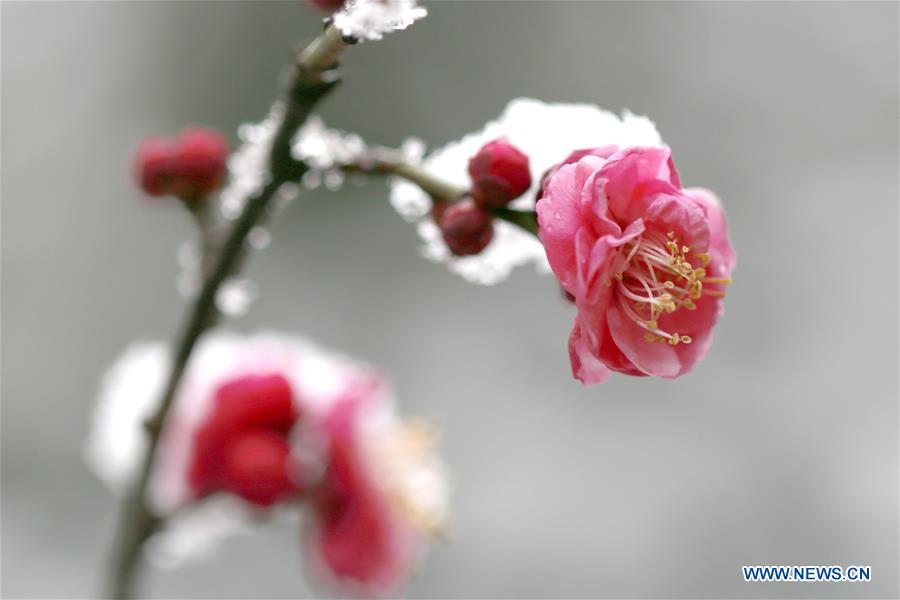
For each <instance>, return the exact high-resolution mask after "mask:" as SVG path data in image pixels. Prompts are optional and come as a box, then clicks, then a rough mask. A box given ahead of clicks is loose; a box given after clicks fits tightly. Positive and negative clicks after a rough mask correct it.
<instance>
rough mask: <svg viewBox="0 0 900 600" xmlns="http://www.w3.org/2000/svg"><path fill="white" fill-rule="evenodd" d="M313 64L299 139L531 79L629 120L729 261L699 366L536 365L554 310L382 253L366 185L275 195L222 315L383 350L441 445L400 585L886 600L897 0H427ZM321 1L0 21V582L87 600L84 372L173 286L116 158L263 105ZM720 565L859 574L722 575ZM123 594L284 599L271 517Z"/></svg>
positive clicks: (143, 327) (103, 513)
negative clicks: (318, 74) (424, 551)
mask: <svg viewBox="0 0 900 600" xmlns="http://www.w3.org/2000/svg"><path fill="white" fill-rule="evenodd" d="M427 6H428V8H429V10H430V11H431V14H430V16H429V17H428V18H427V19H425V20H424V21H422V22H421V23H419V24H416V25H415V26H414V27H412V28H411V29H409V30H408V31H405V32H402V33H398V34H395V35H391V36H389V37H388V38H387V39H385V40H384V41H383V42H379V43H367V44H365V45H363V46H360V47H358V48H354V49H352V50H351V51H350V52H348V53H347V56H346V60H345V73H346V81H345V83H344V85H343V86H342V87H341V88H340V89H339V90H338V91H337V92H336V93H335V94H334V95H333V96H332V97H331V98H330V99H329V101H328V102H327V103H326V104H325V105H323V107H322V110H321V113H322V114H323V115H324V117H325V118H326V120H327V121H328V122H329V123H330V124H332V125H334V126H339V127H341V128H344V129H348V130H355V131H357V132H359V133H360V134H362V135H363V136H364V137H365V138H366V139H367V140H369V141H372V142H377V143H384V144H393V145H395V144H398V143H399V142H400V141H402V139H403V138H405V137H406V136H408V135H417V136H420V137H421V138H423V139H424V140H425V141H426V142H427V143H428V144H429V145H430V146H434V145H441V144H443V143H446V142H447V141H450V140H453V139H457V138H459V137H461V136H462V134H464V133H466V132H469V131H473V130H476V129H479V128H480V127H481V126H482V124H483V123H484V122H486V121H487V120H489V119H492V118H494V117H496V116H497V115H498V114H499V113H500V112H501V111H502V109H503V107H504V106H505V105H506V103H507V101H508V100H509V99H511V98H513V97H517V96H532V97H537V98H541V99H543V100H547V101H586V102H594V103H597V104H600V105H601V106H603V107H605V108H608V109H611V110H615V111H619V110H621V109H623V108H629V109H631V110H632V111H634V112H636V113H638V114H647V115H649V116H650V117H651V118H652V119H653V120H654V121H655V122H656V124H657V126H658V128H659V130H660V131H661V132H662V135H663V137H664V139H665V140H666V141H667V142H668V143H669V144H670V145H671V146H672V147H673V148H674V152H675V159H676V161H677V163H678V166H679V168H680V170H681V174H682V178H683V180H684V181H685V182H686V184H687V185H703V186H707V187H710V188H712V189H714V190H716V191H717V192H718V193H719V195H720V196H721V197H722V198H723V200H724V203H725V205H726V208H727V211H728V216H729V220H730V228H731V235H732V239H733V241H734V244H735V247H736V248H737V251H738V268H737V271H736V273H735V283H734V284H733V285H732V286H731V287H730V288H729V293H728V298H727V299H726V303H725V305H726V309H727V314H726V316H725V317H724V318H723V319H722V320H721V322H720V324H719V326H718V327H717V330H716V342H715V344H714V346H713V350H712V352H711V353H710V355H709V357H708V358H707V359H706V361H705V362H704V363H703V364H702V365H700V367H699V368H698V369H696V371H695V372H694V373H692V374H691V375H689V376H687V377H684V378H682V379H679V380H677V381H674V382H669V381H654V380H648V379H633V378H627V377H621V376H620V377H613V378H611V379H610V381H609V382H608V383H606V384H603V385H599V386H596V387H592V388H583V387H582V386H581V385H580V384H579V383H578V382H576V381H575V380H573V379H572V378H571V376H570V373H569V365H568V358H567V354H566V339H567V336H568V331H569V327H570V323H571V320H572V317H573V314H572V308H571V307H570V306H569V305H567V304H566V303H564V302H563V301H561V300H560V297H559V293H558V289H557V286H556V284H555V282H554V281H553V280H552V279H551V278H547V277H539V276H537V275H536V274H535V273H534V272H533V271H532V270H531V269H522V270H519V271H518V272H516V273H515V274H514V276H513V277H512V278H511V279H510V280H508V281H506V282H504V283H502V284H500V285H498V286H496V287H492V288H483V287H476V286H473V285H470V284H467V283H465V282H464V281H463V280H462V279H460V278H459V277H456V276H452V275H450V274H449V273H448V272H447V271H446V269H445V268H444V267H443V266H440V265H436V264H432V263H429V262H427V261H425V260H423V259H421V258H420V257H419V256H418V254H417V247H418V243H419V242H418V238H417V235H416V232H415V230H414V228H413V227H411V226H409V225H408V224H406V223H404V222H403V221H402V220H401V219H400V218H399V217H398V216H397V215H396V214H395V213H394V212H393V210H392V209H391V208H390V206H389V205H388V202H387V191H386V188H385V186H384V184H383V183H382V182H380V181H378V180H373V181H372V182H371V183H370V184H369V185H368V186H366V187H363V188H357V187H352V186H351V187H349V188H347V189H345V190H344V191H342V192H339V193H330V192H326V191H317V192H314V193H308V194H306V195H305V196H304V198H303V199H301V200H299V201H298V202H296V203H295V204H293V205H292V206H291V208H290V209H289V210H288V211H287V212H286V213H284V214H283V215H282V216H281V217H280V218H279V219H278V220H277V222H275V223H273V224H272V227H271V229H272V233H273V238H274V242H273V244H272V246H271V247H270V248H269V249H267V250H266V251H265V252H263V253H261V254H259V255H258V256H256V257H255V259H254V260H253V261H252V263H251V265H250V269H249V275H250V276H251V277H252V278H253V279H254V280H255V281H256V282H258V283H259V285H260V286H261V297H260V298H259V299H258V300H257V301H256V303H255V304H254V305H253V307H252V309H251V312H250V314H249V315H248V316H247V317H245V318H243V319H241V320H239V321H234V322H233V323H232V324H231V326H232V327H233V328H234V329H237V330H240V331H254V330H257V329H272V328H276V329H283V330H286V331H290V332H297V333H304V334H307V335H309V336H311V337H313V338H315V339H318V340H319V341H320V342H322V343H323V344H325V345H327V346H330V347H332V348H335V349H338V350H342V351H345V352H348V353H351V354H354V355H357V356H359V357H364V358H365V359H367V360H370V361H373V362H375V363H379V364H381V365H383V366H384V367H385V368H386V369H387V370H388V371H389V372H390V373H391V374H392V376H393V378H394V381H395V383H396V386H397V388H398V390H399V396H400V401H401V404H402V406H403V409H404V411H405V412H407V413H409V414H418V415H423V416H426V417H428V418H430V419H433V420H434V421H436V422H437V423H438V424H440V426H441V427H442V430H443V445H444V454H445V456H446V459H447V461H448V462H449V464H450V466H451V468H452V472H453V476H454V484H455V495H454V499H453V508H454V516H453V524H452V531H451V536H450V540H449V541H448V542H447V543H443V544H437V545H435V546H434V547H433V549H432V551H431V553H430V555H429V557H428V560H427V561H426V563H425V567H424V569H422V570H421V572H420V573H419V574H418V576H417V577H416V579H415V580H414V581H413V583H412V585H411V586H410V588H409V591H408V595H409V596H411V597H422V598H426V597H427V598H449V597H463V598H472V597H722V598H724V597H729V598H737V597H742V598H746V597H759V596H770V597H822V596H834V597H849V596H861V597H897V595H898V593H900V590H898V564H900V556H898V477H900V468H898V422H900V420H898V402H897V401H898V377H897V374H898V370H897V369H898V343H897V332H898V318H897V298H898V253H897V251H898V193H900V190H898V158H900V157H898V136H897V132H898V71H900V69H898V8H900V6H898V4H896V3H889V2H883V3H849V2H847V3H769V2H764V3H763V2H761V3H730V2H702V3H686V2H683V3H682V2H679V3H654V2H637V3H629V2H622V3H613V2H608V3H607V2H550V1H545V2H521V3H519V2H454V1H433V2H430V3H427ZM321 16H322V15H321V14H320V13H318V12H316V11H315V10H314V9H312V8H310V7H308V6H305V5H304V3H303V2H300V1H294V0H291V1H286V2H277V3H270V2H228V3H225V2H221V3H210V2H192V1H179V2H66V3H51V2H42V3H24V2H22V3H17V2H3V4H2V133H3V135H2V150H3V152H2V172H3V177H2V198H3V203H2V275H3V286H2V350H3V364H2V590H0V591H2V595H3V596H4V597H35V598H36V597H45V598H47V597H65V598H76V597H90V596H95V595H97V594H98V593H100V587H99V583H100V581H101V579H100V575H101V567H102V566H103V565H104V561H105V560H106V558H107V556H106V555H107V545H108V543H109V541H110V538H111V534H112V527H113V523H114V516H115V513H116V509H117V507H116V504H115V503H114V501H113V499H112V497H111V496H110V495H109V494H108V493H107V492H106V490H105V489H103V487H102V486H101V485H100V484H99V483H98V482H97V481H96V480H95V479H94V478H93V477H92V476H91V475H90V474H89V473H88V472H87V471H86V469H85V467H84V466H83V463H82V459H81V448H82V442H83V439H84V437H85V435H86V432H87V429H88V425H89V419H90V414H91V409H92V403H93V398H94V395H95V392H96V390H97V387H98V380H99V377H100V375H101V373H102V372H103V371H104V369H105V367H106V366H107V365H108V364H109V363H110V362H111V361H112V360H113V359H114V358H115V357H116V356H117V355H118V353H119V352H120V351H122V350H123V349H124V348H125V347H126V346H127V345H128V344H129V342H130V341H132V340H134V339H156V338H166V339H168V338H169V337H171V335H172V334H173V332H174V330H175V327H176V325H177V323H178V322H179V321H180V319H181V316H182V313H183V311H184V308H185V303H184V301H183V299H181V298H180V297H179V296H178V294H177V293H176V291H175V276H176V272H177V266H176V262H175V254H176V249H177V247H178V245H179V244H180V243H181V242H182V241H183V240H185V239H188V238H189V237H190V236H191V235H192V231H191V223H190V220H189V219H188V218H187V217H186V216H185V215H184V214H182V213H181V212H180V211H179V210H177V209H175V208H166V207H165V206H163V205H154V204H152V203H149V202H146V201H144V200H143V199H142V198H141V196H140V195H139V193H138V192H137V191H136V190H135V188H134V187H133V185H132V183H131V181H130V180H129V161H130V156H131V152H132V150H133V148H134V146H135V144H136V143H137V141H138V140H139V139H140V138H141V137H142V136H145V135H148V134H152V133H157V132H161V133H166V134H172V133H175V132H177V131H178V130H180V129H181V128H182V127H183V126H184V125H185V124H188V123H200V124H205V125H210V126H214V127H218V128H220V129H221V130H222V131H225V132H228V133H229V135H230V136H231V139H232V141H234V140H235V137H234V133H233V132H234V131H235V128H236V126H237V125H238V124H239V123H241V122H245V121H256V120H258V119H260V118H261V117H262V116H263V115H264V114H265V113H266V111H267V109H268V106H269V104H270V102H271V100H272V98H273V97H274V94H275V92H276V90H277V89H278V85H277V81H278V80H279V75H280V74H281V73H282V70H283V67H284V66H285V65H286V64H288V63H289V60H290V49H291V47H292V46H293V45H294V44H297V43H298V42H302V41H303V40H305V39H309V38H310V37H311V36H312V35H314V34H315V33H316V32H317V31H318V30H319V28H320V27H321V25H320V22H319V20H320V18H321ZM744 564H798V565H807V564H823V565H832V564H836V565H852V564H853V565H855V564H861V565H871V567H872V573H873V581H872V582H871V583H863V584H849V583H846V584H830V585H827V584H823V585H819V584H794V585H789V584H781V585H775V584H746V583H744V582H743V580H742V577H741V573H740V567H741V565H744ZM145 583H146V585H145V587H144V593H145V594H146V595H147V596H151V597H206V598H212V597H218V598H225V597H258V598H269V597H271V598H287V597H297V596H304V595H306V594H308V593H309V592H308V591H307V588H306V586H305V584H304V581H303V573H302V569H301V554H300V548H299V536H298V533H297V531H296V528H294V527H290V528H282V529H279V528H275V527H269V528H267V529H265V530H264V531H262V532H260V534H259V535H256V536H251V537H241V538H236V539H231V540H230V541H228V543H226V544H225V545H223V547H222V548H221V551H220V552H219V554H218V556H217V557H216V558H214V559H213V560H210V561H208V562H204V563H199V564H193V565H189V566H187V567H184V568H182V569H180V570H176V571H172V572H153V573H150V574H149V576H148V577H147V578H146V580H145Z"/></svg>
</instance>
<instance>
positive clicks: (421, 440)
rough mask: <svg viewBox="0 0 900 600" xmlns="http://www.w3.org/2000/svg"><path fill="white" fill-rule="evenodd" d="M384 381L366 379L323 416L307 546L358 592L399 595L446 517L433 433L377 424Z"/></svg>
mask: <svg viewBox="0 0 900 600" xmlns="http://www.w3.org/2000/svg"><path fill="white" fill-rule="evenodd" d="M380 387H381V384H380V383H379V382H378V381H377V380H370V381H365V380H362V381H360V382H359V384H358V385H356V386H354V387H353V388H349V389H348V390H347V391H346V393H345V394H344V396H343V397H342V398H341V399H340V400H339V401H338V402H336V403H335V405H334V406H333V407H332V409H331V410H330V411H329V413H328V415H327V416H326V417H325V419H324V421H323V423H322V427H323V431H324V433H325V438H326V439H327V440H328V456H329V458H328V463H327V464H328V466H327V469H326V471H325V473H324V476H323V479H322V482H321V484H320V486H319V487H318V489H317V490H316V491H315V492H314V494H315V499H314V504H315V506H316V510H315V514H316V516H317V518H316V519H315V521H314V523H313V525H312V527H311V531H310V534H309V537H308V539H307V542H308V546H309V548H310V550H311V552H312V553H313V557H314V558H315V559H316V562H315V565H316V566H318V568H319V569H320V571H324V573H325V574H326V575H327V576H328V577H329V578H330V579H333V580H335V583H336V584H338V585H339V586H340V587H342V588H344V589H345V590H347V591H348V592H350V593H352V594H354V595H357V596H366V597H372V596H378V597H383V596H394V595H396V594H397V592H398V590H399V587H400V585H401V584H402V583H403V582H404V581H405V580H406V578H407V577H408V575H409V573H410V571H411V569H412V567H413V566H414V565H415V562H416V559H417V557H418V554H419V551H420V550H421V540H422V539H423V538H422V534H423V533H432V534H433V533H436V532H438V531H439V530H440V529H441V528H442V526H443V521H444V508H443V504H442V502H441V500H440V489H441V484H440V481H439V479H437V478H436V477H435V475H436V473H437V472H438V471H436V470H435V469H434V466H435V465H434V463H433V462H432V459H431V458H430V449H431V448H432V446H433V443H434V440H433V433H432V431H431V429H430V428H428V427H427V426H425V425H423V424H422V423H417V422H395V423H393V424H389V425H386V426H382V428H381V432H380V433H379V432H376V431H373V430H372V427H371V424H372V423H373V421H372V419H373V418H374V415H375V414H376V413H377V412H378V411H379V410H380V409H379V407H378V402H379V397H380V396H381V395H382V390H381V389H380Z"/></svg>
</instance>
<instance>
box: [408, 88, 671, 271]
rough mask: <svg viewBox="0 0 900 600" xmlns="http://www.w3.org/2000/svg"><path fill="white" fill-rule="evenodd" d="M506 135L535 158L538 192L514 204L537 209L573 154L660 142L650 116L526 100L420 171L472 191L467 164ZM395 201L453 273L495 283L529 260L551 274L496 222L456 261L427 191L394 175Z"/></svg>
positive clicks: (530, 246)
mask: <svg viewBox="0 0 900 600" xmlns="http://www.w3.org/2000/svg"><path fill="white" fill-rule="evenodd" d="M500 137H506V138H507V139H508V140H509V141H510V142H511V143H512V144H513V145H515V146H516V147H518V148H519V149H520V150H522V151H523V152H524V153H525V154H527V155H528V158H529V160H530V165H531V174H532V181H533V183H532V187H531V189H530V190H528V191H527V192H526V193H525V194H524V195H523V196H522V197H520V198H519V199H517V200H515V201H514V202H513V203H512V204H511V205H510V207H511V208H515V209H520V210H534V204H535V194H536V193H537V190H538V186H539V185H540V179H541V175H542V174H543V173H544V172H545V171H546V170H547V169H549V168H550V167H552V166H553V165H555V164H557V163H559V162H560V161H561V160H563V159H564V158H565V157H566V156H567V155H568V154H569V153H570V152H571V151H573V150H577V149H579V148H591V147H598V146H605V145H608V144H616V145H618V146H622V147H625V146H656V145H660V144H661V143H662V141H661V139H660V136H659V133H658V132H657V131H656V127H655V126H654V125H653V122H651V121H650V120H649V119H647V118H646V117H639V116H635V115H633V114H631V113H630V112H627V111H626V112H625V113H624V114H623V115H622V117H621V118H619V117H618V116H617V115H615V114H613V113H611V112H608V111H605V110H602V109H600V108H599V107H597V106H595V105H593V104H545V103H543V102H541V101H539V100H532V99H528V98H520V99H517V100H513V101H512V102H510V103H509V105H508V106H507V107H506V110H504V111H503V114H502V115H500V117H499V118H498V119H497V120H496V121H491V122H490V123H488V124H487V125H485V126H484V129H482V130H481V131H478V132H475V133H470V134H468V135H466V136H465V137H463V138H462V139H461V140H459V141H456V142H451V143H449V144H447V145H446V146H444V147H443V148H439V149H438V150H436V151H434V152H432V153H431V154H430V155H429V156H428V157H427V158H425V160H424V161H422V164H421V166H422V168H423V169H425V170H426V171H428V172H429V173H431V174H433V175H435V176H437V177H440V178H442V179H444V180H445V181H447V182H448V183H452V184H455V185H458V186H459V187H461V188H468V187H469V186H470V183H471V182H470V181H469V176H468V164H469V159H470V158H471V157H472V156H474V155H475V154H476V153H477V152H478V150H479V149H480V148H481V146H483V145H484V144H486V143H487V142H490V141H493V140H495V139H497V138H500ZM391 204H392V205H393V206H394V208H395V209H396V210H397V212H399V213H400V215H402V216H403V217H404V218H405V219H407V220H408V221H415V222H418V227H417V228H418V231H419V235H420V237H421V238H422V240H423V241H424V246H423V247H422V255H423V256H425V257H426V258H428V259H430V260H434V261H437V262H445V263H447V264H448V266H449V268H450V270H451V271H453V272H454V273H458V274H459V275H461V276H462V277H464V278H465V279H467V280H468V281H471V282H473V283H481V284H488V285H489V284H494V283H497V282H499V281H502V280H503V279H505V278H506V277H507V276H508V275H509V274H510V272H511V271H512V270H513V269H514V268H515V267H517V266H519V265H524V264H529V263H531V264H534V265H535V267H536V268H537V270H538V271H539V272H541V273H549V271H550V267H549V265H548V263H547V258H546V255H545V253H544V247H543V246H542V245H541V243H540V242H539V241H538V240H537V238H535V237H534V236H533V235H531V234H530V233H527V232H525V231H523V230H521V229H519V228H518V227H516V226H515V225H512V224H510V223H507V222H505V221H500V220H497V221H495V222H494V239H493V241H492V242H491V243H490V245H489V246H488V247H487V248H486V249H485V250H484V252H482V253H481V254H478V255H476V256H467V257H455V256H452V255H451V254H450V251H449V250H448V249H447V246H446V245H445V244H444V241H443V238H442V237H441V233H440V231H439V230H438V228H437V226H436V225H435V224H434V223H433V222H432V220H431V219H430V218H429V217H428V212H429V209H430V206H431V201H430V199H429V197H428V194H426V193H425V192H423V191H422V190H421V189H420V188H419V187H418V186H416V185H414V184H412V183H409V182H407V181H404V180H401V179H399V178H394V179H392V181H391Z"/></svg>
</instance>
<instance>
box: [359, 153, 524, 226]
mask: <svg viewBox="0 0 900 600" xmlns="http://www.w3.org/2000/svg"><path fill="white" fill-rule="evenodd" d="M341 168H342V169H343V170H344V171H347V172H355V173H367V174H370V175H392V176H395V177H400V178H402V179H405V180H407V181H409V182H410V183H414V184H415V185H417V186H419V187H420V188H421V189H422V191H424V192H425V193H426V194H428V195H429V196H430V197H431V199H432V200H442V201H444V202H457V201H459V200H461V199H462V198H464V197H465V196H466V194H467V191H466V190H464V189H462V188H460V187H459V186H456V185H454V184H452V183H449V182H447V181H444V180H443V179H441V178H439V177H436V176H435V175H432V174H431V173H429V172H427V171H425V170H424V169H421V168H420V167H417V166H415V165H411V164H409V163H404V162H403V161H401V160H399V159H396V158H394V157H393V156H391V153H390V152H386V151H382V150H380V149H379V150H376V151H375V152H373V153H372V154H371V155H369V156H365V157H363V158H362V159H360V160H357V161H356V162H354V163H352V164H348V165H344V166H342V167H341ZM491 214H493V215H494V216H495V217H496V218H498V219H502V220H504V221H506V222H508V223H512V224H513V225H516V226H517V227H520V228H522V229H524V230H525V231H527V232H528V233H530V234H532V235H534V236H535V237H537V235H538V225H537V214H536V213H535V212H534V211H533V210H514V209H511V208H498V209H494V210H493V211H491Z"/></svg>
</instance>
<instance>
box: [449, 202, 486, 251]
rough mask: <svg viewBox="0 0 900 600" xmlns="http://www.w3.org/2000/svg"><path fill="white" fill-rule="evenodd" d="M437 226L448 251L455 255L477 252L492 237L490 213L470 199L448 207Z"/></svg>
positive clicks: (483, 247) (482, 248)
mask: <svg viewBox="0 0 900 600" xmlns="http://www.w3.org/2000/svg"><path fill="white" fill-rule="evenodd" d="M438 226H439V227H440V229H441V234H442V235H443V236H444V241H445V242H446V243H447V247H449V248H450V251H451V252H452V253H453V254H455V255H457V256H469V255H471V254H478V253H479V252H481V251H482V250H484V249H485V247H486V246H487V245H488V244H489V243H490V242H491V238H493V237H494V225H493V223H492V222H491V215H490V214H488V213H487V212H486V211H484V210H483V209H481V208H479V207H478V206H476V205H475V202H474V201H472V200H471V199H467V200H463V201H462V202H458V203H456V204H454V205H452V206H450V207H448V208H447V209H446V210H445V211H444V213H443V214H442V215H441V218H440V221H439V222H438Z"/></svg>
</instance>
